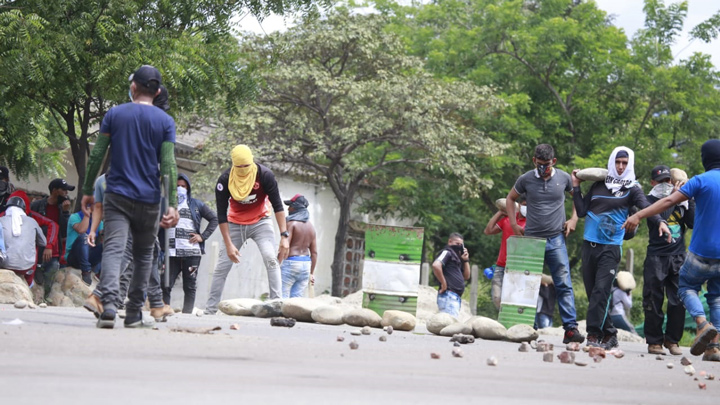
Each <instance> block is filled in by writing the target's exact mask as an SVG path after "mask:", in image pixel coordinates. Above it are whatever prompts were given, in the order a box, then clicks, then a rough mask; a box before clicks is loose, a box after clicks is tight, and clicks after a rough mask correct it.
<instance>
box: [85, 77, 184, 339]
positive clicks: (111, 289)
mask: <svg viewBox="0 0 720 405" xmlns="http://www.w3.org/2000/svg"><path fill="white" fill-rule="evenodd" d="M130 80H131V82H132V83H131V85H130V98H131V100H132V102H131V103H125V104H121V105H119V106H116V107H113V108H111V109H110V111H108V112H107V114H105V118H104V119H103V121H102V124H101V125H100V136H99V137H98V140H97V142H96V144H95V148H93V151H92V153H91V155H90V161H89V162H88V168H87V173H86V177H85V183H84V185H83V194H84V197H83V199H82V209H83V211H85V215H89V214H90V210H91V207H92V205H93V202H94V199H93V185H94V182H95V177H96V176H97V174H98V171H99V169H100V165H101V164H102V160H103V157H104V156H105V152H106V151H107V147H108V146H112V148H111V149H110V170H109V171H108V172H107V174H106V179H107V187H106V189H105V197H104V201H103V210H104V220H105V240H104V245H105V248H104V250H103V259H102V261H103V271H102V273H101V276H100V283H99V284H98V287H97V288H96V289H95V291H94V292H93V294H92V295H91V296H90V298H88V300H87V301H86V302H85V308H87V309H89V310H91V311H92V312H93V313H95V315H96V316H97V317H98V323H97V326H98V327H99V328H113V327H114V324H115V315H116V313H117V302H118V296H119V287H120V286H119V277H120V267H121V262H122V257H123V252H124V251H125V246H126V244H127V240H128V237H129V236H130V234H132V238H133V242H134V243H133V256H134V257H133V258H134V271H133V277H132V281H131V283H130V289H129V292H128V299H129V301H128V303H127V306H126V313H125V322H124V323H125V327H131V328H132V327H140V326H144V323H143V320H142V313H141V308H142V306H143V304H144V301H145V295H146V291H147V287H148V281H149V279H150V274H151V269H152V262H153V247H154V243H155V237H156V235H157V231H158V220H160V190H161V183H160V175H161V174H162V175H167V176H168V178H170V179H173V180H174V179H175V178H177V168H176V166H175V152H174V148H175V121H174V120H173V119H172V117H170V116H169V115H168V114H167V113H165V112H164V111H162V110H161V109H160V108H156V107H155V106H154V105H153V99H154V98H155V96H157V95H158V94H159V93H160V85H161V84H162V76H161V75H160V72H159V71H158V70H157V69H155V68H154V67H152V66H148V65H144V66H141V67H140V68H139V69H138V70H137V71H135V73H133V75H131V76H130ZM158 165H159V166H160V169H158ZM169 190H170V193H169V195H168V201H169V204H168V208H167V210H166V211H165V214H164V215H163V216H162V220H161V221H160V223H159V225H160V226H162V227H163V228H169V227H173V226H175V225H176V224H177V222H178V220H179V216H178V213H177V210H176V208H175V206H176V205H177V199H176V195H175V193H176V189H175V188H174V187H170V189H169ZM88 243H90V244H91V245H92V244H94V234H91V235H89V237H88Z"/></svg>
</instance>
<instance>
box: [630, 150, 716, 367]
mask: <svg viewBox="0 0 720 405" xmlns="http://www.w3.org/2000/svg"><path fill="white" fill-rule="evenodd" d="M700 154H701V157H702V164H703V167H704V168H705V173H703V174H699V175H697V176H694V177H693V178H691V179H690V180H688V182H687V183H685V184H684V185H683V186H682V187H680V190H678V192H674V193H672V194H670V195H669V196H667V197H664V198H662V199H660V200H659V201H657V202H655V203H654V204H653V205H651V206H650V207H648V208H645V209H644V210H642V211H639V212H638V213H636V214H635V215H632V216H631V217H629V218H628V219H627V221H625V224H624V225H623V226H624V227H625V228H627V229H631V230H633V229H636V228H637V226H638V224H639V223H640V220H641V219H642V218H647V217H648V216H651V215H657V214H660V213H662V212H665V211H667V210H669V209H672V208H673V207H675V206H677V205H678V204H680V203H682V202H683V201H687V200H689V199H691V198H694V199H695V203H696V209H695V226H694V227H693V233H692V238H691V239H690V246H689V248H688V250H689V251H688V253H687V257H686V258H685V262H684V263H683V265H682V267H681V268H680V279H679V281H678V296H679V297H680V299H681V300H682V302H683V305H684V306H685V309H687V311H688V312H689V313H690V315H691V316H692V317H693V318H694V319H695V323H696V324H697V332H696V335H695V341H694V342H693V344H692V346H690V353H691V354H692V355H694V356H699V355H701V354H702V355H703V357H702V359H703V360H704V361H720V346H719V344H718V329H717V328H718V327H720V243H718V239H719V238H720V210H718V208H717V202H718V200H720V140H718V139H711V140H709V141H707V142H705V143H704V144H703V146H702V147H701V149H700ZM666 240H667V241H668V242H672V235H670V234H668V235H667V238H666ZM705 282H707V292H706V293H705V298H706V299H707V303H708V306H709V307H710V322H708V320H707V317H706V314H705V309H704V308H703V305H702V302H701V301H700V298H699V297H698V293H699V292H701V291H702V285H703V284H704V283H705Z"/></svg>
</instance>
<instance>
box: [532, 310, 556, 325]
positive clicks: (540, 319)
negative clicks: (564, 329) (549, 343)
mask: <svg viewBox="0 0 720 405" xmlns="http://www.w3.org/2000/svg"><path fill="white" fill-rule="evenodd" d="M552 323H553V318H552V316H550V315H548V314H541V313H540V312H538V313H537V314H535V329H545V328H549V327H551V326H552Z"/></svg>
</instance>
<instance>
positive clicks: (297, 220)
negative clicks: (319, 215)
mask: <svg viewBox="0 0 720 405" xmlns="http://www.w3.org/2000/svg"><path fill="white" fill-rule="evenodd" d="M284 203H285V205H287V206H288V212H289V214H290V215H288V217H287V229H288V233H290V237H289V242H290V253H289V256H288V258H287V259H285V260H284V261H283V262H282V265H281V266H280V272H281V274H282V297H283V298H293V297H302V296H304V295H305V289H306V288H307V286H308V281H309V282H310V283H311V284H313V285H314V284H315V275H314V274H315V264H316V263H317V243H316V241H315V227H313V225H312V224H311V223H310V213H309V212H308V210H307V207H308V200H307V199H306V198H305V197H303V196H302V195H300V194H295V196H294V197H293V198H291V199H289V200H285V201H284ZM278 259H279V258H278Z"/></svg>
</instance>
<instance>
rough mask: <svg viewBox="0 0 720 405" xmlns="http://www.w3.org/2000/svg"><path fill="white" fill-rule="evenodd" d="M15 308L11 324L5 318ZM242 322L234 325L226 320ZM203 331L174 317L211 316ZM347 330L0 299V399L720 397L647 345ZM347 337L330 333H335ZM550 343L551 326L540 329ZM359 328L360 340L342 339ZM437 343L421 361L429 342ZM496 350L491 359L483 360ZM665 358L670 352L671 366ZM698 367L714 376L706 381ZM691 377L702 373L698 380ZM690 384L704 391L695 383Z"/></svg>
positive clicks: (596, 400)
mask: <svg viewBox="0 0 720 405" xmlns="http://www.w3.org/2000/svg"><path fill="white" fill-rule="evenodd" d="M15 319H20V320H21V321H22V322H23V323H22V324H20V325H11V324H6V323H7V322H10V321H13V320H15ZM232 324H239V329H237V330H232V329H230V325H232ZM214 326H220V327H221V328H222V329H221V330H219V331H216V332H213V333H212V334H197V333H182V332H175V331H172V330H171V329H172V328H176V327H190V328H202V327H207V328H209V327H214ZM355 329H357V328H354V327H350V326H347V325H342V326H328V325H318V324H307V323H298V324H297V325H296V326H295V327H293V328H281V327H271V326H270V321H269V320H268V319H255V318H248V317H231V316H224V315H215V316H204V317H195V316H192V315H182V314H180V315H176V316H174V317H172V318H169V321H168V322H166V323H160V324H158V325H157V330H153V329H143V330H137V329H124V328H123V327H122V320H119V322H118V323H117V324H116V328H115V329H113V330H100V329H97V328H95V318H94V317H93V316H92V314H90V313H89V312H87V311H85V310H83V309H81V308H45V309H40V308H38V309H15V308H13V307H12V306H11V305H0V404H8V405H9V404H53V405H56V404H90V403H99V404H102V405H108V404H145V403H155V404H158V403H162V404H226V403H242V404H255V403H265V404H267V403H269V404H338V403H342V404H368V403H373V404H386V403H393V404H435V405H438V404H439V405H449V404H475V403H482V404H505V405H509V404H523V405H525V404H532V405H536V404H581V403H582V404H649V405H658V404H692V405H695V404H718V403H720V363H708V362H702V361H700V358H699V357H693V356H690V354H689V352H688V351H687V349H686V348H684V349H683V350H684V351H686V356H688V358H691V360H692V361H693V367H694V368H695V370H696V374H695V375H694V376H688V375H686V374H685V373H684V371H683V366H682V365H681V364H680V358H679V357H672V356H666V357H665V358H664V359H663V360H656V359H655V356H654V355H649V354H647V353H646V346H645V345H643V344H630V343H622V342H621V348H622V349H623V350H624V352H625V357H623V358H621V359H617V358H614V357H609V358H606V359H605V360H603V361H602V362H600V363H593V362H592V359H590V358H589V357H588V355H587V354H585V353H583V352H579V353H577V359H578V361H583V362H586V363H588V365H587V366H585V367H580V366H577V365H572V364H562V363H560V362H559V361H558V359H557V358H555V361H554V362H553V363H546V362H543V360H542V357H543V354H542V353H537V352H535V351H531V352H528V353H521V352H518V350H517V349H518V346H519V345H518V344H517V343H509V342H495V341H484V340H477V341H476V342H475V343H474V344H469V345H463V346H462V351H463V354H464V355H463V357H462V358H455V357H453V356H452V355H451V351H452V349H453V345H452V343H450V342H449V339H448V338H444V337H438V336H433V335H429V334H427V333H426V332H425V329H424V327H422V326H419V327H418V328H417V329H418V330H416V331H415V332H398V331H396V332H395V333H393V334H392V335H390V336H387V342H381V341H379V337H380V336H382V335H386V334H385V333H384V332H383V331H382V330H380V329H373V333H372V334H371V335H363V336H351V335H350V332H351V331H353V330H355ZM338 335H342V336H344V337H345V341H344V342H338V341H337V336H338ZM542 338H544V339H546V340H547V341H549V342H551V343H553V344H554V345H555V354H556V355H557V354H559V353H560V352H561V351H562V349H563V348H564V345H562V344H561V338H559V337H553V336H549V337H543V336H541V339H542ZM352 340H356V341H357V342H358V344H359V348H358V349H357V350H351V349H350V347H349V342H351V341H352ZM432 352H435V353H438V354H440V359H431V357H430V353H432ZM490 356H495V357H496V358H497V360H498V363H497V365H496V366H488V365H487V359H488V357H490ZM667 363H674V368H672V369H669V368H668V367H667ZM701 371H704V372H706V373H707V374H713V375H715V376H717V378H716V379H714V380H706V379H705V377H704V376H701V375H700V374H701ZM694 378H697V379H698V381H695V380H694ZM699 383H704V384H706V387H707V388H706V389H705V390H701V389H699V388H698V384H699Z"/></svg>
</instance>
